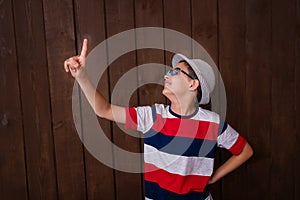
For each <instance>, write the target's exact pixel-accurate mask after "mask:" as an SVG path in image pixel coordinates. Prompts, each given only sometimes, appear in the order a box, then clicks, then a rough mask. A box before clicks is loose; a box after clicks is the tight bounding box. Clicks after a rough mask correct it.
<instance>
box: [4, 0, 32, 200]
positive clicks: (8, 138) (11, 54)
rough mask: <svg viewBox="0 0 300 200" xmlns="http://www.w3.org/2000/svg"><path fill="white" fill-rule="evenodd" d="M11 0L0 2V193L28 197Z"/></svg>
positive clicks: (7, 197)
mask: <svg viewBox="0 0 300 200" xmlns="http://www.w3.org/2000/svg"><path fill="white" fill-rule="evenodd" d="M12 10H13V9H12V2H11V1H1V2H0V27H1V29H0V91H1V93H2V94H1V97H0V120H1V123H0V135H1V136H0V138H1V139H0V177H1V178H0V196H1V199H28V191H27V180H26V163H25V153H24V135H23V134H24V133H23V121H22V120H23V118H22V108H21V102H20V87H19V77H18V62H17V52H16V49H15V46H16V43H15V30H14V18H13V13H12Z"/></svg>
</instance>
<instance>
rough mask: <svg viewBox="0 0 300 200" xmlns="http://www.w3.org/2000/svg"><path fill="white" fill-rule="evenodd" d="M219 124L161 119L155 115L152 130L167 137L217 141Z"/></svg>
mask: <svg viewBox="0 0 300 200" xmlns="http://www.w3.org/2000/svg"><path fill="white" fill-rule="evenodd" d="M218 128H219V124H217V123H213V122H207V121H199V120H192V119H179V118H162V117H161V115H159V114H157V115H156V120H155V123H154V124H153V126H152V129H153V130H155V131H156V132H160V133H162V134H164V135H168V136H179V137H187V138H197V139H206V140H217V137H218Z"/></svg>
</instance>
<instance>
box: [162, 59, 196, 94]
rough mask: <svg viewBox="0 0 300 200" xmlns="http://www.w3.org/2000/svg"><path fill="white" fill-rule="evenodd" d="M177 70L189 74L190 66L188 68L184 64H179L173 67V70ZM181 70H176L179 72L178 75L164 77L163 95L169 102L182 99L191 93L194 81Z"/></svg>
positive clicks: (168, 74)
mask: <svg viewBox="0 0 300 200" xmlns="http://www.w3.org/2000/svg"><path fill="white" fill-rule="evenodd" d="M176 68H179V69H180V70H182V71H184V72H185V73H187V74H189V72H188V66H186V65H185V64H184V63H178V64H177V65H176V66H175V67H173V70H175V69H176ZM180 70H176V71H177V72H178V73H177V74H176V73H175V74H174V73H173V75H171V74H170V73H167V74H166V75H165V76H164V78H165V84H164V89H163V91H162V94H163V95H165V96H166V97H167V98H168V99H169V100H171V99H173V98H174V97H177V98H178V97H179V98H181V97H182V96H183V95H186V94H187V93H188V92H189V91H190V85H191V82H192V81H193V79H191V77H189V76H188V75H187V74H185V73H184V72H182V71H180ZM173 72H174V71H173Z"/></svg>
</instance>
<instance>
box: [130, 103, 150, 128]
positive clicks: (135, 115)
mask: <svg viewBox="0 0 300 200" xmlns="http://www.w3.org/2000/svg"><path fill="white" fill-rule="evenodd" d="M152 114H153V113H152V109H151V106H140V107H131V108H126V122H125V129H130V130H137V131H141V132H142V133H145V132H147V131H148V130H149V129H150V128H151V126H152V125H153V117H152Z"/></svg>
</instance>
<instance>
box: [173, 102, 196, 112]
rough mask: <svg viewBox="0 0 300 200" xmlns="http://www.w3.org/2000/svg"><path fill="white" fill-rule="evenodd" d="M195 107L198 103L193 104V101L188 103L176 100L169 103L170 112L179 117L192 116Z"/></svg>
mask: <svg viewBox="0 0 300 200" xmlns="http://www.w3.org/2000/svg"><path fill="white" fill-rule="evenodd" d="M187 102H188V103H187ZM197 106H198V103H197V102H195V100H194V99H193V100H190V101H180V100H177V99H176V100H174V101H171V110H172V111H173V112H175V113H176V114H178V115H181V116H188V115H191V114H193V113H194V112H195V111H196V109H197Z"/></svg>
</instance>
